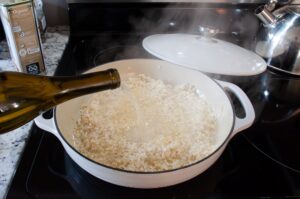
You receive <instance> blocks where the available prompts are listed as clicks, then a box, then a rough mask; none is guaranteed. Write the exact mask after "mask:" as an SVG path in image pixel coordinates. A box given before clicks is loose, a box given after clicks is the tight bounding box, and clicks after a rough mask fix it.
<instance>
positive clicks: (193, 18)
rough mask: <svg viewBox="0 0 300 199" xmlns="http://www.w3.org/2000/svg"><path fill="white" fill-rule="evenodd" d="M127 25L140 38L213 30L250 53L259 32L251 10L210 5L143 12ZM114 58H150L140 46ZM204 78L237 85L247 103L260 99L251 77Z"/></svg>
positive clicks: (255, 79)
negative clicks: (206, 28) (246, 97)
mask: <svg viewBox="0 0 300 199" xmlns="http://www.w3.org/2000/svg"><path fill="white" fill-rule="evenodd" d="M193 5H195V4H193ZM183 6H184V5H183ZM129 23H130V24H131V26H132V27H133V29H134V31H133V32H137V33H139V34H140V35H142V37H146V36H148V35H152V34H161V33H186V34H199V35H200V32H199V26H204V27H211V28H216V29H218V30H219V31H220V33H219V34H217V35H216V37H217V38H219V39H222V40H225V41H228V42H231V43H234V44H237V45H239V46H242V47H244V48H247V49H249V50H252V51H253V49H254V48H255V42H254V41H255V36H256V33H257V31H258V28H259V22H258V20H257V19H256V16H255V15H254V13H253V10H252V9H238V8H234V7H231V8H229V7H228V8H225V7H224V8H216V7H214V8H213V7H212V5H207V4H199V6H198V7H196V8H195V7H189V6H186V5H185V7H184V8H182V7H181V6H178V5H176V4H172V5H171V6H168V7H165V8H163V9H161V8H157V9H147V12H145V13H144V15H143V16H142V17H141V16H136V17H131V18H130V19H129ZM112 44H113V45H115V46H118V45H124V44H117V43H116V42H115V41H112ZM129 45H131V44H129ZM116 56H118V57H120V58H145V57H146V58H149V57H152V56H151V55H150V54H149V53H148V52H146V51H144V50H143V49H142V47H141V45H140V46H139V48H129V49H128V48H125V50H124V51H123V52H121V53H119V54H118V55H116ZM199 56H201V55H199ZM153 58H154V57H153ZM219 67H222V66H219ZM208 75H209V76H211V77H212V78H215V79H220V80H224V81H229V82H233V83H235V84H237V85H239V86H240V87H242V89H243V90H244V91H245V92H246V93H247V95H248V96H249V98H250V99H251V100H252V99H254V100H256V99H259V98H260V95H261V92H260V90H261V82H260V81H261V78H260V76H259V75H257V76H253V77H234V76H224V75H216V74H208ZM259 100H261V99H259ZM252 101H253V100H252ZM255 108H256V112H261V109H262V107H260V104H259V105H258V107H255Z"/></svg>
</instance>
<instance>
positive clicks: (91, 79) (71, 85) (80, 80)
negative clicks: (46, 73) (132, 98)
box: [52, 69, 120, 103]
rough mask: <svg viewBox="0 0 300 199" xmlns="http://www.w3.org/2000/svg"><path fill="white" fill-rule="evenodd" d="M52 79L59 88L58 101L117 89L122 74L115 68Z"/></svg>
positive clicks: (56, 96) (56, 98)
mask: <svg viewBox="0 0 300 199" xmlns="http://www.w3.org/2000/svg"><path fill="white" fill-rule="evenodd" d="M52 81H53V83H54V84H55V85H56V86H57V87H58V88H59V92H58V93H56V95H55V100H57V102H58V103H60V102H62V101H65V100H67V99H71V98H74V97H77V96H81V95H85V94H90V93H93V92H97V91H103V90H108V89H115V88H118V87H119V86H120V76H119V73H118V71H117V70H115V69H108V70H105V71H101V72H94V73H88V74H84V75H80V76H74V77H67V78H66V77H53V78H52Z"/></svg>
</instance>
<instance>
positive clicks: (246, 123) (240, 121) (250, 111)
mask: <svg viewBox="0 0 300 199" xmlns="http://www.w3.org/2000/svg"><path fill="white" fill-rule="evenodd" d="M217 82H218V83H219V84H220V85H221V86H222V87H223V88H225V89H228V90H230V91H231V92H232V93H233V94H234V95H235V96H236V97H237V98H238V99H239V101H240V102H241V104H242V106H243V108H244V110H245V114H246V116H245V117H244V118H238V117H236V116H235V124H234V129H233V133H232V137H233V136H234V135H235V134H237V133H238V132H240V131H242V130H245V129H247V128H249V127H250V126H251V125H252V124H253V122H254V119H255V111H254V108H253V105H252V103H251V102H250V100H249V98H248V96H247V95H246V94H245V92H244V91H243V90H242V89H241V88H240V87H238V86H236V85H235V84H232V83H229V82H223V81H219V80H217Z"/></svg>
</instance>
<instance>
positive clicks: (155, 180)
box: [35, 59, 255, 188]
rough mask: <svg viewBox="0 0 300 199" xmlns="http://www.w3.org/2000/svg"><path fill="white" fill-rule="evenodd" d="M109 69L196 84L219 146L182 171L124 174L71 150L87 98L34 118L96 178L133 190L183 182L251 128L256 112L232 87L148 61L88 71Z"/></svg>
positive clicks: (84, 97) (197, 173) (124, 171)
mask: <svg viewBox="0 0 300 199" xmlns="http://www.w3.org/2000/svg"><path fill="white" fill-rule="evenodd" d="M112 66H113V67H114V68H116V69H118V71H119V73H120V76H121V79H122V78H125V77H126V73H132V72H134V73H142V74H145V75H147V76H149V77H152V78H154V79H160V80H163V81H166V82H168V83H171V84H174V85H175V84H185V83H189V84H192V85H195V86H196V87H197V89H199V91H201V93H203V94H204V95H205V97H206V99H207V101H208V102H209V103H210V105H211V106H212V107H213V110H214V112H215V114H216V118H217V125H218V132H217V146H218V147H217V148H216V149H215V150H214V151H213V152H212V153H211V154H210V155H208V156H207V157H205V158H204V159H201V160H197V161H196V162H194V163H193V164H190V165H187V166H185V167H182V168H177V169H174V170H168V171H160V172H134V171H126V170H121V169H117V168H112V167H109V166H107V165H103V164H101V163H98V162H95V161H93V160H91V159H89V158H87V157H85V156H84V155H82V154H81V153H80V152H79V151H78V150H77V149H76V148H75V147H74V144H73V140H72V135H73V132H74V128H75V122H76V120H77V118H78V117H79V107H80V105H81V103H82V102H83V101H84V100H85V99H87V98H88V97H89V95H87V96H83V97H80V98H76V99H74V100H71V101H68V102H66V103H63V104H61V105H59V106H57V107H56V108H55V112H54V117H53V118H52V119H45V118H43V117H42V116H39V117H38V118H36V119H35V123H36V124H37V126H39V127H40V128H42V129H44V130H46V131H49V132H51V133H52V134H53V135H55V136H56V137H57V138H58V139H59V140H60V142H61V143H62V145H63V147H64V148H65V150H66V152H67V153H68V155H69V156H70V157H71V158H72V159H73V160H74V161H75V162H76V163H77V164H78V165H79V166H80V167H81V168H83V169H84V170H86V171H87V172H88V173H90V174H92V175H93V176H95V177H97V178H99V179H102V180H105V181H107V182H110V183H113V184H117V185H121V186H126V187H135V188H157V187H165V186H170V185H174V184H178V183H181V182H184V181H186V180H189V179H191V178H193V177H195V176H197V175H199V174H200V173H202V172H204V171H205V170H206V169H207V168H209V167H210V166H211V165H212V164H213V163H214V162H215V161H216V160H217V159H218V158H219V157H220V155H221V154H222V152H223V151H224V149H225V147H226V145H227V144H228V142H229V141H230V139H231V138H232V137H233V136H234V135H235V134H236V133H238V132H240V131H242V130H244V129H246V128H248V127H250V126H251V125H252V123H253V121H254V118H255V113H254V109H253V106H252V104H251V102H250V101H249V99H248V97H247V96H246V94H245V93H244V92H243V91H242V90H241V89H240V88H239V87H237V86H236V85H234V84H231V83H228V82H222V81H215V80H213V79H211V78H209V77H208V76H206V75H204V74H203V73H201V72H199V71H195V70H191V69H187V68H183V67H180V66H178V65H175V64H171V63H168V62H165V61H160V60H151V59H131V60H123V61H117V62H111V63H108V64H104V65H102V66H99V67H96V68H94V69H92V70H90V71H88V72H93V71H98V70H104V69H106V68H111V67H112ZM225 89H226V90H230V91H231V92H232V93H234V94H235V95H236V97H237V98H238V99H239V100H240V102H241V104H242V106H243V108H244V110H245V112H246V116H245V117H244V118H238V117H236V116H235V112H234V108H233V106H232V103H231V100H230V98H229V97H228V95H227V94H226V92H225Z"/></svg>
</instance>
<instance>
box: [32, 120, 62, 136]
mask: <svg viewBox="0 0 300 199" xmlns="http://www.w3.org/2000/svg"><path fill="white" fill-rule="evenodd" d="M34 122H35V124H36V125H37V126H38V127H40V128H41V129H43V130H45V131H48V132H50V133H52V134H53V135H55V136H56V137H57V138H59V139H60V136H59V133H58V131H57V128H56V125H55V122H54V117H52V118H50V119H45V118H44V117H43V115H42V114H41V115H39V116H38V117H36V118H35V119H34Z"/></svg>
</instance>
